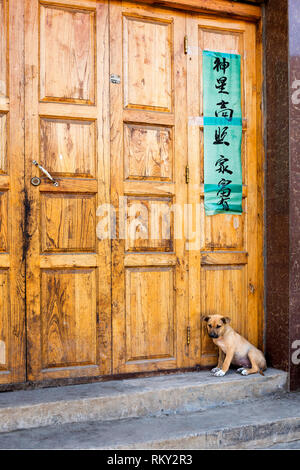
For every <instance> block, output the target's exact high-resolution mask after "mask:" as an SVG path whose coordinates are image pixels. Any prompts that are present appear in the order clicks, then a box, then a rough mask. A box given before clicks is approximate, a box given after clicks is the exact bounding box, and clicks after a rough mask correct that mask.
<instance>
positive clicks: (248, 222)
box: [187, 15, 263, 365]
mask: <svg viewBox="0 0 300 470" xmlns="http://www.w3.org/2000/svg"><path fill="white" fill-rule="evenodd" d="M187 34H188V45H189V48H188V55H187V77H188V78H187V86H188V92H187V93H188V98H187V100H188V102H187V106H188V116H189V125H188V142H189V168H190V176H191V180H190V184H189V203H190V204H193V206H194V211H195V212H194V216H195V217H194V221H193V225H192V229H191V233H190V235H189V237H190V241H189V260H190V262H189V266H190V270H189V274H190V276H189V279H190V296H189V302H190V307H189V310H190V323H191V346H190V361H191V362H190V363H191V365H192V364H197V363H199V362H200V364H201V365H212V364H215V363H216V348H215V346H214V345H213V343H212V341H211V339H210V338H209V337H208V335H207V332H206V328H205V325H204V324H201V320H200V318H201V315H207V314H208V315H209V314H213V313H218V314H224V315H225V316H229V317H231V319H232V326H233V327H234V328H236V329H237V331H239V332H240V333H241V334H243V335H245V336H246V337H247V338H248V339H249V340H250V341H251V342H252V343H254V344H255V345H257V346H260V347H262V333H263V323H262V322H263V204H262V197H263V178H262V162H263V151H262V140H261V114H260V109H261V78H260V67H261V55H260V54H261V44H260V42H259V40H260V34H259V31H258V34H257V29H256V25H255V24H252V23H250V22H245V21H235V20H232V19H222V18H205V17H200V16H190V15H188V17H187ZM203 50H211V51H216V52H228V53H237V54H240V55H241V83H242V113H243V137H242V170H243V214H242V215H227V214H218V215H214V216H206V215H205V212H204V203H203V202H204V201H203V198H204V192H203V191H204V186H203V183H204V180H203V83H202V51H203ZM197 205H198V213H197V215H196V212H197ZM196 217H197V218H196ZM197 221H198V223H196V222H197ZM203 323H204V322H203Z"/></svg>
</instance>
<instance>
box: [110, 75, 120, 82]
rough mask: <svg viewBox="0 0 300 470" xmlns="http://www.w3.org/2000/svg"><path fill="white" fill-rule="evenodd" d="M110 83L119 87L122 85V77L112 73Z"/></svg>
mask: <svg viewBox="0 0 300 470" xmlns="http://www.w3.org/2000/svg"><path fill="white" fill-rule="evenodd" d="M110 81H111V83H115V84H117V85H119V84H120V83H121V77H120V75H115V74H114V73H112V74H111V76H110Z"/></svg>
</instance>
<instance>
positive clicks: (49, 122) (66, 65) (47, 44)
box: [19, 0, 111, 381]
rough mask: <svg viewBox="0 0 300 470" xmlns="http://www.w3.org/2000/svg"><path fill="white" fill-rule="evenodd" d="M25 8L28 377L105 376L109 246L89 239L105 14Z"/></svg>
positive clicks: (104, 123)
mask: <svg viewBox="0 0 300 470" xmlns="http://www.w3.org/2000/svg"><path fill="white" fill-rule="evenodd" d="M19 3H22V2H19ZM24 3H25V66H26V95H25V100H26V101H25V103H26V116H25V123H26V138H25V151H26V179H25V187H26V191H27V194H28V206H29V221H28V250H27V267H26V270H27V288H26V293H27V295H26V300H27V328H28V378H29V379H30V380H35V381H37V380H48V379H59V378H70V377H88V376H98V375H103V374H109V373H110V372H111V368H110V342H111V340H110V304H111V302H110V242H109V240H99V239H98V238H97V236H96V227H97V216H96V212H97V207H98V206H99V205H100V204H103V203H106V202H108V201H109V179H108V178H109V176H108V175H109V147H108V142H109V135H108V132H109V128H108V95H109V93H108V65H109V64H108V43H107V38H108V6H107V2H105V1H103V2H94V1H88V0H85V1H82V0H72V1H69V0H63V1H57V0H55V1H52V0H49V1H48V0H47V1H40V2H39V1H38V0H27V1H25V2H24ZM33 160H36V161H37V162H38V163H39V164H40V165H42V166H43V167H44V168H45V169H46V170H47V171H48V172H49V173H50V174H51V176H52V177H53V178H54V179H55V180H57V182H58V186H55V185H54V184H53V183H52V182H51V181H50V180H49V179H48V178H47V177H46V176H44V175H43V173H42V172H41V171H40V170H39V168H38V167H36V166H35V165H33V163H32V162H33ZM32 177H39V178H40V179H41V184H40V185H39V186H33V185H32V184H31V178H32Z"/></svg>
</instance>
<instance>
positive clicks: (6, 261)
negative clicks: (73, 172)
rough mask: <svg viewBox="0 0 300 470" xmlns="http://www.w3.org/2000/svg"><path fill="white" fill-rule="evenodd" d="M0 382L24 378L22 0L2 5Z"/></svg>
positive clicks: (0, 60) (0, 86)
mask: <svg viewBox="0 0 300 470" xmlns="http://www.w3.org/2000/svg"><path fill="white" fill-rule="evenodd" d="M0 31H1V38H0V384H5V383H11V382H22V381H24V380H25V377H26V374H25V344H26V342H25V316H24V305H25V304H24V301H25V266H24V264H25V263H24V255H25V253H24V244H23V235H24V234H25V231H26V227H25V218H24V215H25V214H24V200H25V193H24V44H23V36H24V26H23V2H20V1H18V0H10V1H9V2H8V1H7V0H1V1H0Z"/></svg>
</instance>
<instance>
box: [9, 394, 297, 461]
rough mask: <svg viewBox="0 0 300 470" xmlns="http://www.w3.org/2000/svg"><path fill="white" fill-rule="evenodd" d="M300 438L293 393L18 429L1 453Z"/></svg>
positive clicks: (217, 445)
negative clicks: (161, 412)
mask: <svg viewBox="0 0 300 470" xmlns="http://www.w3.org/2000/svg"><path fill="white" fill-rule="evenodd" d="M299 439H300V393H298V394H296V393H294V394H285V395H284V396H281V397H280V398H278V397H276V398H271V397H263V398H259V399H256V400H252V401H248V402H244V403H239V404H231V405H227V406H221V407H214V408H208V409H206V410H204V411H197V412H182V413H173V414H170V415H168V416H147V417H140V418H127V419H119V420H114V421H93V422H91V421H90V422H83V423H82V422H81V423H68V424H63V425H56V426H46V427H41V428H35V429H30V430H29V429H26V430H18V431H14V432H10V433H2V434H0V448H1V449H106V450H112V451H113V450H125V449H127V450H133V449H135V450H141V449H152V450H154V449H155V450H159V449H168V450H173V449H177V450H186V449H255V448H260V449H262V448H270V447H272V446H274V445H275V446H276V445H279V444H280V443H291V442H292V441H297V440H298V441H299ZM112 455H114V454H112Z"/></svg>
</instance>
